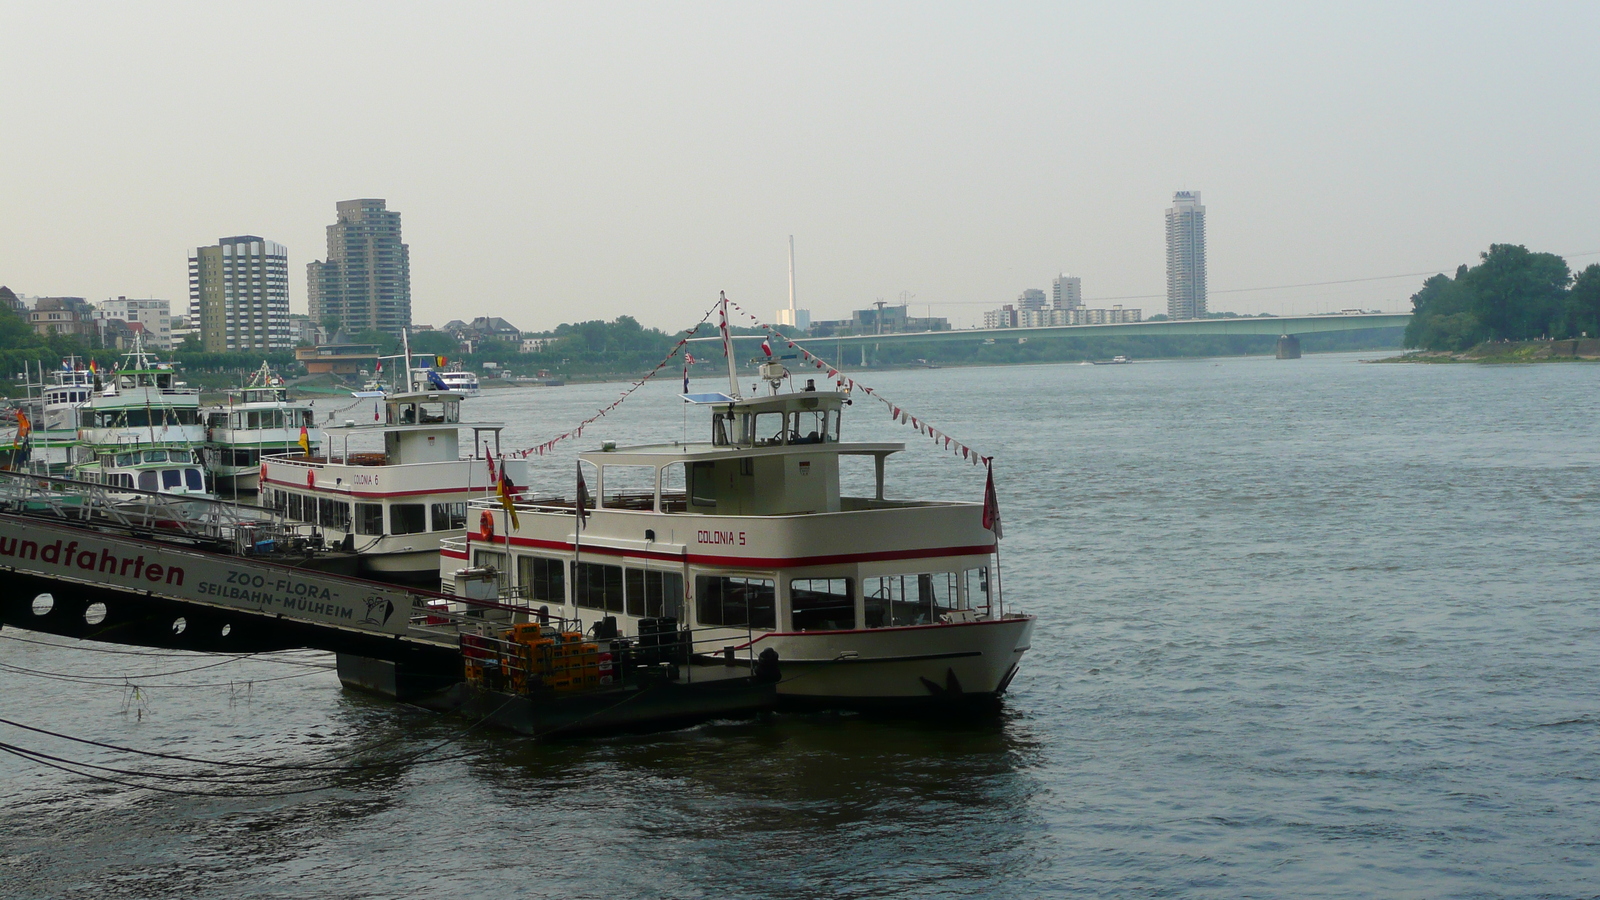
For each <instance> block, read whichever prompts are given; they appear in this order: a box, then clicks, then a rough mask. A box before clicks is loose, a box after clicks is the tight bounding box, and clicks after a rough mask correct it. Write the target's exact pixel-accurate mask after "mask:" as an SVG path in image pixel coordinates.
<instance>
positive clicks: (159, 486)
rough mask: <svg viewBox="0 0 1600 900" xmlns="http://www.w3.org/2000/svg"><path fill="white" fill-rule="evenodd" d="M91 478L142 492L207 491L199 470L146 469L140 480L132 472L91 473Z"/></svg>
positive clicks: (139, 475)
mask: <svg viewBox="0 0 1600 900" xmlns="http://www.w3.org/2000/svg"><path fill="white" fill-rule="evenodd" d="M91 477H92V480H95V481H98V482H100V483H101V484H104V485H108V486H110V487H124V488H138V489H139V490H141V491H163V490H165V491H170V490H173V489H175V488H183V489H185V490H189V491H204V490H205V489H206V480H205V476H203V475H201V474H200V470H199V469H159V470H157V469H145V470H144V471H142V472H140V473H138V478H135V477H134V474H133V473H132V472H98V473H91Z"/></svg>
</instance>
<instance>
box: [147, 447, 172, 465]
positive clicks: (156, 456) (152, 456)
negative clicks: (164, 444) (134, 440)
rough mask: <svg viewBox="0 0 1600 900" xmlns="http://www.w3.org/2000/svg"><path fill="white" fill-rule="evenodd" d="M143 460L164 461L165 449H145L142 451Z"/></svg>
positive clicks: (150, 461)
mask: <svg viewBox="0 0 1600 900" xmlns="http://www.w3.org/2000/svg"><path fill="white" fill-rule="evenodd" d="M144 461H145V462H147V463H158V462H166V461H167V451H165V450H146V451H144Z"/></svg>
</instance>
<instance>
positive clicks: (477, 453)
mask: <svg viewBox="0 0 1600 900" xmlns="http://www.w3.org/2000/svg"><path fill="white" fill-rule="evenodd" d="M376 402H377V403H378V404H380V405H381V409H382V413H381V415H377V416H375V418H376V421H372V422H358V421H356V420H354V419H346V420H344V422H343V423H342V424H335V425H328V424H326V423H325V424H323V425H322V427H321V429H320V430H321V432H322V442H321V444H322V448H323V452H321V453H316V454H308V453H293V454H288V455H278V456H266V457H263V458H262V460H261V469H260V478H261V495H260V502H261V504H262V505H263V506H267V507H269V508H272V509H274V510H277V511H278V512H279V513H281V514H283V515H284V516H286V517H287V518H288V519H289V520H290V521H298V522H305V523H309V524H312V525H315V526H318V527H319V528H320V529H321V531H322V534H323V536H324V540H326V541H328V542H329V543H343V544H346V545H347V546H348V548H349V549H353V550H356V551H358V552H360V554H361V563H362V571H363V572H364V573H365V574H366V575H368V576H371V577H375V578H381V579H388V580H400V581H432V580H433V579H434V578H436V577H437V574H438V569H439V542H440V541H441V540H444V539H446V538H451V537H456V538H459V537H461V536H463V535H464V534H465V533H466V528H467V502H468V501H470V500H473V499H477V498H481V497H485V496H488V495H490V494H493V493H494V491H495V483H494V481H493V480H492V479H491V478H490V477H489V471H490V466H489V463H488V462H487V459H486V457H487V456H488V455H489V454H491V453H497V452H498V451H499V443H500V430H501V429H502V428H504V427H505V426H504V424H503V423H499V422H471V423H469V422H462V421H461V397H460V395H458V394H454V393H449V392H444V391H419V392H406V393H399V394H391V395H389V396H387V397H385V398H383V399H382V400H379V401H376ZM464 431H470V432H471V435H472V436H471V446H470V448H467V449H468V454H467V455H465V456H464V455H463V454H462V450H463V449H464V448H463V447H462V445H461V433H462V432H464ZM490 445H492V446H490ZM505 465H506V466H508V467H510V468H509V471H508V473H507V474H508V476H509V477H510V478H511V480H512V481H513V482H517V483H521V484H526V483H527V480H526V471H527V463H526V462H525V461H524V460H508V461H506V462H505Z"/></svg>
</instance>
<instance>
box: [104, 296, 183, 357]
mask: <svg viewBox="0 0 1600 900" xmlns="http://www.w3.org/2000/svg"><path fill="white" fill-rule="evenodd" d="M94 317H95V318H96V319H98V320H101V321H105V320H107V319H121V320H122V321H124V322H127V323H129V324H132V323H134V322H138V323H139V324H140V325H142V326H144V335H145V337H144V340H145V346H146V347H149V348H150V349H152V350H171V349H172V345H173V338H172V301H170V300H129V299H128V298H127V297H118V298H117V299H115V300H104V301H101V303H100V304H99V305H98V306H97V307H96V308H95V313H94Z"/></svg>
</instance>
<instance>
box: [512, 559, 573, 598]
mask: <svg viewBox="0 0 1600 900" xmlns="http://www.w3.org/2000/svg"><path fill="white" fill-rule="evenodd" d="M565 570H566V564H565V562H564V561H563V560H559V559H551V558H549V557H547V556H519V557H517V583H518V584H520V585H522V593H523V596H525V597H527V598H528V599H529V600H545V601H548V602H551V603H566V602H567V586H566V582H565V580H564V578H563V573H564V572H565Z"/></svg>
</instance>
